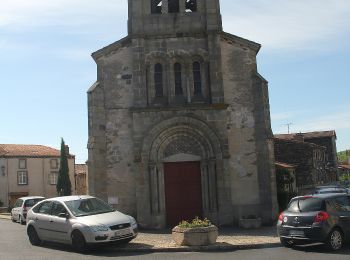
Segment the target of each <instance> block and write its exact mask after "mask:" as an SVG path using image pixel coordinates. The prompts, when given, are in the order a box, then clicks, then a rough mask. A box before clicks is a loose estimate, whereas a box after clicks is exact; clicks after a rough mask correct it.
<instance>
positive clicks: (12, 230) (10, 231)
mask: <svg viewBox="0 0 350 260" xmlns="http://www.w3.org/2000/svg"><path fill="white" fill-rule="evenodd" d="M20 259H26V260H42V259H43V260H44V259H45V260H46V259H48V260H56V259H57V260H60V259H64V260H75V259H78V260H80V259H84V260H85V259H86V260H90V259H123V260H134V259H143V260H158V259H159V260H168V259H169V260H171V259H182V260H194V259H200V260H213V259H215V260H224V259H230V260H245V259H247V260H251V259H254V260H255V259H261V260H265V259H266V260H274V259H276V260H281V259H283V260H288V259H293V260H294V259H298V260H304V259H305V260H329V259H331V260H338V259H347V260H349V259H350V246H349V245H348V246H346V247H345V248H344V249H342V250H341V251H340V252H338V253H332V252H328V251H326V250H324V249H323V247H321V246H307V247H298V248H296V249H287V248H282V247H273V248H264V249H250V250H237V251H234V252H210V253H127V254H126V253H120V252H117V251H115V250H113V248H100V249H99V250H96V251H92V252H90V253H88V254H86V255H81V254H77V253H75V252H73V251H72V250H71V248H70V247H69V246H64V245H57V244H45V245H44V246H41V247H33V246H31V245H30V243H29V241H28V238H27V236H26V234H25V226H21V225H19V224H15V223H12V222H11V221H8V220H0V260H20Z"/></svg>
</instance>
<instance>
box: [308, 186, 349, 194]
mask: <svg viewBox="0 0 350 260" xmlns="http://www.w3.org/2000/svg"><path fill="white" fill-rule="evenodd" d="M325 193H348V194H349V192H348V189H347V188H344V187H340V186H321V187H316V189H315V192H314V194H325Z"/></svg>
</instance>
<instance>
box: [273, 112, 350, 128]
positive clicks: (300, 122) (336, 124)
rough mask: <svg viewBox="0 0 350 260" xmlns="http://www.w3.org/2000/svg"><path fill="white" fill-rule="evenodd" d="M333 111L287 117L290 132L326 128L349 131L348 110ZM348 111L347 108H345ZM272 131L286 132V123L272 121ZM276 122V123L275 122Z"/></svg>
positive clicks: (349, 117)
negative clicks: (320, 114)
mask: <svg viewBox="0 0 350 260" xmlns="http://www.w3.org/2000/svg"><path fill="white" fill-rule="evenodd" d="M342 111H344V110H340V112H339V111H338V112H333V113H331V114H325V115H322V116H317V117H311V116H310V115H309V118H305V117H303V118H301V117H294V118H289V119H290V122H292V125H291V127H290V130H291V132H294V133H296V132H312V131H327V130H336V131H338V130H349V131H350V114H349V113H348V112H342ZM345 111H348V110H345ZM272 123H273V124H274V127H273V128H274V133H276V134H277V133H287V126H286V124H285V125H283V124H278V123H279V122H278V121H277V122H276V121H273V120H272ZM276 123H277V124H276Z"/></svg>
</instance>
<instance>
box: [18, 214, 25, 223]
mask: <svg viewBox="0 0 350 260" xmlns="http://www.w3.org/2000/svg"><path fill="white" fill-rule="evenodd" d="M19 223H21V225H25V224H26V222H25V221H24V220H23V218H22V216H21V215H19Z"/></svg>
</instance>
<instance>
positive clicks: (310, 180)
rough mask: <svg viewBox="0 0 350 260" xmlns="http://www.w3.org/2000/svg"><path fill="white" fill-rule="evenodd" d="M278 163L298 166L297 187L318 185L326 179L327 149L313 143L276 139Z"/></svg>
mask: <svg viewBox="0 0 350 260" xmlns="http://www.w3.org/2000/svg"><path fill="white" fill-rule="evenodd" d="M274 146H275V158H276V161H279V162H284V163H288V164H294V165H296V177H297V187H298V188H300V187H302V186H308V185H317V184H321V183H322V179H323V178H324V177H325V176H324V173H325V172H323V171H322V170H321V169H322V168H324V165H325V150H326V149H325V148H324V147H322V146H317V145H314V144H311V143H304V142H299V141H293V140H283V139H278V138H275V139H274Z"/></svg>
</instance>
